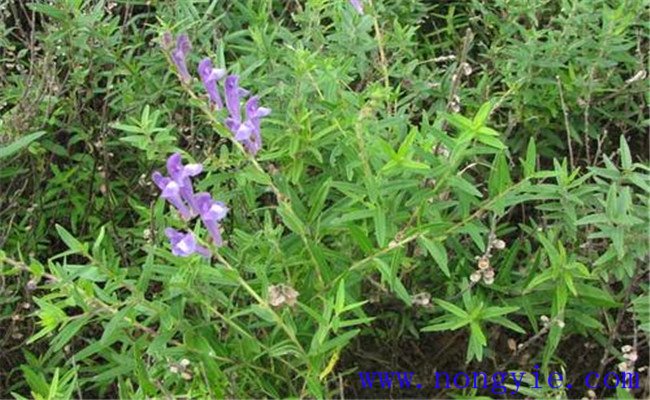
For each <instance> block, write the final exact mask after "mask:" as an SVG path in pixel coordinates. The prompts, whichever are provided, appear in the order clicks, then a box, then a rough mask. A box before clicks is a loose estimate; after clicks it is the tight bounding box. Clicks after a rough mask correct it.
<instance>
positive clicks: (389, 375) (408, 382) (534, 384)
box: [359, 366, 639, 394]
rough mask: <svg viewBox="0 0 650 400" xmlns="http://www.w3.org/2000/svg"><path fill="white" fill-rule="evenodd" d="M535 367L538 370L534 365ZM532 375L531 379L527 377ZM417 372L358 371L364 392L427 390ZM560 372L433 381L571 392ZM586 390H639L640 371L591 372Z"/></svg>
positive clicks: (438, 385)
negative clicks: (562, 389) (545, 374)
mask: <svg viewBox="0 0 650 400" xmlns="http://www.w3.org/2000/svg"><path fill="white" fill-rule="evenodd" d="M535 368H539V367H537V366H535ZM526 375H530V376H526ZM414 378H415V373H414V372H398V371H388V372H380V371H377V372H365V371H361V372H359V379H360V380H361V388H362V389H370V388H378V389H390V388H396V387H397V388H400V389H424V386H423V385H422V384H420V383H416V380H415V379H414ZM564 378H565V377H564V376H563V375H562V373H561V372H556V371H554V372H551V373H549V374H548V377H547V379H544V377H541V376H540V373H539V371H533V372H529V373H526V372H521V371H517V372H505V371H501V372H494V373H492V374H488V373H485V372H481V371H476V372H457V373H455V374H449V373H447V372H442V371H438V372H436V373H435V376H434V381H435V385H434V386H433V387H434V388H435V389H442V388H444V389H451V388H456V389H468V388H474V389H487V390H490V391H491V392H492V393H493V394H506V393H507V392H508V391H510V393H511V394H517V393H519V389H520V388H521V387H522V383H526V385H525V386H524V387H527V388H530V389H541V388H542V387H544V386H547V387H549V388H551V389H559V388H562V387H566V388H567V389H571V388H572V386H571V384H570V383H566V382H567V380H566V379H564ZM582 384H583V385H584V387H585V388H586V389H597V388H603V387H604V388H607V389H616V388H618V387H620V388H622V389H638V388H639V373H638V372H608V373H605V374H603V375H601V374H599V373H597V372H588V373H587V374H586V375H585V378H584V381H583V382H582Z"/></svg>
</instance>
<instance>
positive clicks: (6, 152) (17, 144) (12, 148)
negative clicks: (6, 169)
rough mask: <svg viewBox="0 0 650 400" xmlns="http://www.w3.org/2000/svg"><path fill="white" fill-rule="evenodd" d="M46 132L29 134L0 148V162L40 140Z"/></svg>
mask: <svg viewBox="0 0 650 400" xmlns="http://www.w3.org/2000/svg"><path fill="white" fill-rule="evenodd" d="M45 133H46V132H43V131H39V132H34V133H30V134H29V135H27V136H23V137H21V138H20V139H18V140H16V141H14V142H12V143H10V144H8V145H6V146H2V147H0V160H1V159H3V158H6V157H9V156H10V155H12V154H14V153H16V152H18V151H20V150H21V149H23V148H25V147H27V146H29V145H30V143H32V142H33V141H35V140H36V139H38V138H40V137H41V136H43V135H45Z"/></svg>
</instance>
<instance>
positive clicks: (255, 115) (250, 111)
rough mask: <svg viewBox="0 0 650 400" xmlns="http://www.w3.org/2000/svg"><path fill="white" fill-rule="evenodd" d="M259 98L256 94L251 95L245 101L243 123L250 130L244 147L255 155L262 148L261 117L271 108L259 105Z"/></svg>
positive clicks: (267, 113)
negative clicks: (244, 120)
mask: <svg viewBox="0 0 650 400" xmlns="http://www.w3.org/2000/svg"><path fill="white" fill-rule="evenodd" d="M259 102H260V98H259V97H258V96H253V97H251V98H250V99H248V101H247V102H246V119H247V121H246V122H245V123H244V125H247V126H248V127H249V129H250V131H251V134H250V136H249V138H248V140H247V141H245V142H244V143H243V144H244V147H246V150H247V151H248V152H249V153H250V154H252V155H255V154H257V152H258V151H259V150H260V149H261V148H262V133H261V127H260V126H261V124H262V118H263V117H266V116H267V115H269V114H271V109H270V108H266V107H260V106H259Z"/></svg>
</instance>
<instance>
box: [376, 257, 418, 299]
mask: <svg viewBox="0 0 650 400" xmlns="http://www.w3.org/2000/svg"><path fill="white" fill-rule="evenodd" d="M375 264H376V265H377V268H378V269H379V272H380V273H381V276H382V279H383V280H384V281H386V282H387V283H388V286H389V287H390V290H391V291H392V292H393V293H395V295H396V296H397V297H399V298H400V299H401V300H402V301H403V302H404V303H406V304H407V305H409V306H410V305H411V301H412V300H411V296H410V295H409V294H408V291H407V290H406V288H405V287H404V285H403V284H402V281H400V279H399V277H398V276H397V275H396V274H394V273H393V271H392V270H391V268H390V267H389V266H388V264H386V263H385V262H384V261H382V260H380V259H378V258H376V259H375Z"/></svg>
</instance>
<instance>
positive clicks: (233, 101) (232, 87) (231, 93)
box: [224, 75, 241, 122]
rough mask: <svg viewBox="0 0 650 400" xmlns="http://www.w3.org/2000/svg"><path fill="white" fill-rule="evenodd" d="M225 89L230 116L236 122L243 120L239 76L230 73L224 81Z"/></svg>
mask: <svg viewBox="0 0 650 400" xmlns="http://www.w3.org/2000/svg"><path fill="white" fill-rule="evenodd" d="M224 90H225V92H226V107H227V108H228V112H229V113H230V118H232V119H233V120H234V121H236V122H241V111H240V109H239V107H240V104H239V102H240V96H241V92H240V87H239V77H238V76H237V75H229V76H228V77H227V78H226V81H225V83H224Z"/></svg>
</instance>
